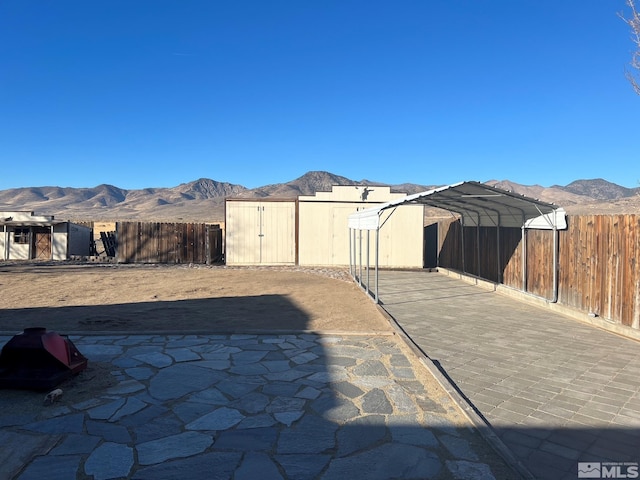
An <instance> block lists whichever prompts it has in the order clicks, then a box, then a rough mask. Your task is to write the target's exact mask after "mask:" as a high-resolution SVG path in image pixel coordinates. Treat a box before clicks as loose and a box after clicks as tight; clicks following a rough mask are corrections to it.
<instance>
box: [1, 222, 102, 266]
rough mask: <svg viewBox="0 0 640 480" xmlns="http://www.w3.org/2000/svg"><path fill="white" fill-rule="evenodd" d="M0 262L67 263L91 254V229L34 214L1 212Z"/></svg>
mask: <svg viewBox="0 0 640 480" xmlns="http://www.w3.org/2000/svg"><path fill="white" fill-rule="evenodd" d="M0 228H1V229H2V231H1V232H0V260H67V259H68V258H69V257H70V256H72V255H84V256H88V255H90V253H91V229H90V228H89V227H85V226H83V225H77V224H74V223H71V222H67V221H61V220H55V219H54V217H53V216H49V215H34V214H33V212H24V211H18V212H0Z"/></svg>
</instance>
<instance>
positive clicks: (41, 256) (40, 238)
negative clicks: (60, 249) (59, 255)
mask: <svg viewBox="0 0 640 480" xmlns="http://www.w3.org/2000/svg"><path fill="white" fill-rule="evenodd" d="M34 233H35V235H34V237H35V245H34V247H35V248H34V252H35V259H36V260H51V231H49V230H48V229H47V230H36V231H35V232H34Z"/></svg>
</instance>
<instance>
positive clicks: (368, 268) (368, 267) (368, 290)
mask: <svg viewBox="0 0 640 480" xmlns="http://www.w3.org/2000/svg"><path fill="white" fill-rule="evenodd" d="M370 233H371V230H367V294H370V292H371V288H370V287H371V280H370V275H369V272H370V271H371V267H370V266H369V258H370V257H371V255H370V254H369V237H370V236H371V235H369V234H370Z"/></svg>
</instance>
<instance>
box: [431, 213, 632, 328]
mask: <svg viewBox="0 0 640 480" xmlns="http://www.w3.org/2000/svg"><path fill="white" fill-rule="evenodd" d="M567 224H568V229H567V230H560V231H558V233H557V234H558V239H557V240H558V241H557V249H558V251H557V268H558V273H557V288H558V291H557V301H558V303H560V304H563V305H566V306H569V307H572V308H575V309H577V310H580V311H582V312H585V313H590V314H593V315H597V316H599V317H602V318H604V319H607V320H610V321H612V322H614V323H617V324H621V325H624V326H627V327H631V328H634V329H640V268H638V260H637V258H638V256H639V255H640V216H639V215H581V216H578V215H570V216H569V217H568V218H567ZM461 228H462V227H461V226H460V222H459V221H458V220H444V221H440V222H439V223H438V231H439V235H438V265H439V266H441V267H445V268H451V269H455V270H458V271H464V272H466V273H469V274H471V275H476V276H478V277H481V278H485V279H487V280H491V281H493V282H496V283H502V284H504V285H507V286H509V287H513V288H516V289H518V290H524V291H526V292H528V293H531V294H534V295H537V296H540V297H543V298H546V299H553V297H554V291H553V290H554V289H553V248H554V242H553V231H551V230H526V233H525V239H524V243H523V238H522V230H521V229H518V228H500V231H499V233H498V231H497V229H496V228H490V227H481V228H479V229H477V228H476V227H464V238H463V236H462V234H461ZM498 237H499V239H500V242H499V248H498V242H497V240H498ZM463 245H464V249H463V248H462V246H463ZM523 245H524V248H523ZM523 261H524V264H523Z"/></svg>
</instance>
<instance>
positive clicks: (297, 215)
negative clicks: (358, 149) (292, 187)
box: [225, 185, 424, 268]
mask: <svg viewBox="0 0 640 480" xmlns="http://www.w3.org/2000/svg"><path fill="white" fill-rule="evenodd" d="M405 196H406V194H404V193H392V192H391V189H390V187H388V186H371V185H368V186H364V185H348V186H333V187H332V190H331V192H318V193H316V195H309V196H300V197H298V198H297V199H286V200H276V201H274V200H265V199H262V200H257V199H227V202H226V213H225V216H226V242H225V245H226V247H225V258H226V263H227V264H228V265H261V264H262V265H308V266H332V265H334V266H347V265H349V245H350V242H354V241H355V242H362V244H363V245H365V247H363V248H364V251H366V242H367V238H366V232H365V233H359V234H358V236H357V237H351V238H350V233H349V232H350V230H349V227H348V217H349V215H350V214H352V213H354V212H356V211H358V210H362V209H365V208H369V207H372V206H375V205H379V204H382V203H385V202H388V201H391V200H396V199H400V198H403V197H405ZM423 215H424V209H423V206H422V205H410V206H407V207H403V208H401V209H397V210H393V211H389V212H386V213H385V218H386V222H387V224H388V228H387V229H386V230H385V231H384V232H381V235H383V236H384V238H383V239H382V240H383V241H382V242H381V244H382V245H384V247H383V248H381V249H380V250H379V259H378V261H379V265H380V266H382V267H396V268H401V267H408V268H422V267H423V234H422V232H423V228H422V227H423V221H424V220H423ZM392 232H393V235H391V233H392ZM387 237H388V238H387ZM369 241H370V242H373V238H371V239H369ZM371 244H372V245H373V243H371ZM364 261H365V263H366V259H365V260H364ZM370 262H371V264H373V263H374V262H375V259H374V249H373V248H372V249H371V250H370Z"/></svg>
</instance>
